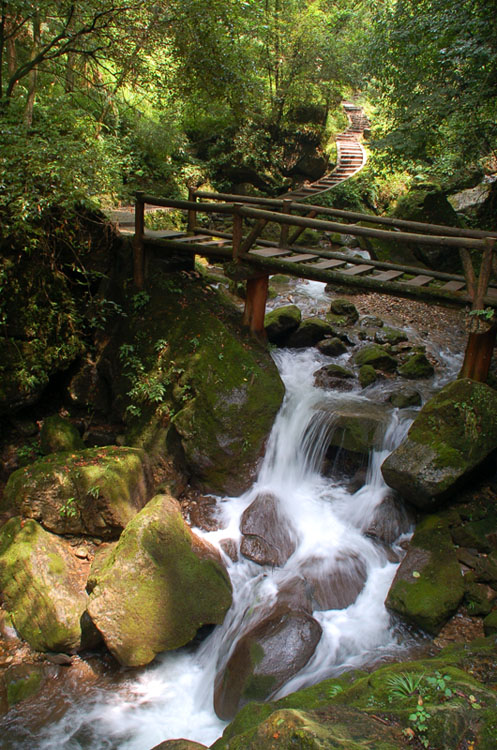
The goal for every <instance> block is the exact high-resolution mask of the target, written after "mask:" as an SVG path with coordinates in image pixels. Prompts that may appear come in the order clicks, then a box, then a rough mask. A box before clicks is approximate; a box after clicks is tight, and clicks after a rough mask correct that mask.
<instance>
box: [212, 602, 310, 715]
mask: <svg viewBox="0 0 497 750" xmlns="http://www.w3.org/2000/svg"><path fill="white" fill-rule="evenodd" d="M321 634H322V629H321V626H320V625H319V623H318V622H317V621H316V620H314V618H313V617H311V616H310V615H309V614H307V613H305V612H299V611H296V612H292V611H291V610H288V609H287V608H285V607H281V608H279V609H277V610H276V611H274V612H273V613H272V614H271V615H269V617H267V618H266V619H265V620H263V621H262V622H259V623H258V624H257V625H256V626H255V627H253V628H252V629H251V630H249V632H248V633H245V634H244V635H243V636H242V637H241V638H240V640H239V641H238V643H237V644H236V646H235V649H234V651H233V653H232V654H231V656H230V658H229V660H228V663H227V665H226V667H225V668H224V669H222V670H221V671H220V672H219V673H218V675H217V677H216V683H215V688H214V708H215V711H216V713H217V715H218V716H219V717H220V718H221V719H231V718H233V716H234V715H235V713H236V712H237V711H238V710H239V709H240V708H241V707H242V706H243V705H245V703H248V702H249V701H252V700H255V701H262V700H265V699H267V698H269V697H270V696H271V695H272V694H273V693H275V692H276V691H277V690H278V689H279V688H280V687H281V686H282V685H284V684H285V682H287V681H288V680H289V679H290V677H292V676H293V675H294V674H296V673H297V672H298V671H299V670H300V669H302V667H304V666H305V665H306V664H307V662H308V661H309V659H310V658H311V656H312V654H313V653H314V651H315V649H316V646H317V644H318V642H319V639H320V638H321Z"/></svg>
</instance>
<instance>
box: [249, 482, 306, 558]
mask: <svg viewBox="0 0 497 750" xmlns="http://www.w3.org/2000/svg"><path fill="white" fill-rule="evenodd" d="M240 530H241V532H242V534H243V537H242V543H241V546H240V551H241V553H242V554H243V555H244V556H245V557H248V558H249V559H250V560H253V561H254V562H256V563H258V564H259V565H284V564H285V563H286V561H287V560H288V558H289V557H290V555H292V554H293V553H294V551H295V548H296V540H297V533H296V531H295V529H294V528H293V527H292V526H291V524H290V521H289V520H288V519H287V518H286V517H285V515H284V514H283V513H282V512H281V509H280V507H279V501H278V498H277V497H275V496H274V495H272V494H270V493H263V494H261V495H258V496H257V497H256V499H255V500H254V501H253V502H252V503H251V504H250V505H249V507H248V508H247V509H246V510H245V511H244V513H243V515H242V518H241V522H240Z"/></svg>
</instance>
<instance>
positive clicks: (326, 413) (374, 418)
mask: <svg viewBox="0 0 497 750" xmlns="http://www.w3.org/2000/svg"><path fill="white" fill-rule="evenodd" d="M388 414H389V409H388V408H387V407H385V406H383V405H377V404H372V403H371V402H364V403H362V402H361V403H357V402H350V403H348V402H346V401H345V400H343V401H340V402H339V403H337V404H332V405H327V404H323V406H322V408H321V409H320V410H319V411H318V412H317V416H316V419H318V420H322V421H328V420H329V424H330V428H331V429H330V430H329V434H330V437H329V443H328V445H329V446H334V447H335V448H341V449H343V450H346V451H350V452H352V453H363V454H369V452H370V451H371V450H372V449H373V448H380V447H381V444H382V441H383V435H384V432H385V428H386V424H387V419H388Z"/></svg>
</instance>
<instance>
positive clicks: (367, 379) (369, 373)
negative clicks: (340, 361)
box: [359, 365, 378, 388]
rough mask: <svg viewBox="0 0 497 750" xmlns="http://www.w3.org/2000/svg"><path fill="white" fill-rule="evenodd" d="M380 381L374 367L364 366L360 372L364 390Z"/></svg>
mask: <svg viewBox="0 0 497 750" xmlns="http://www.w3.org/2000/svg"><path fill="white" fill-rule="evenodd" d="M377 380H378V373H377V372H376V370H375V369H374V367H373V365H362V366H361V368H360V370H359V383H360V384H361V386H362V387H363V388H367V387H368V385H371V384H372V383H375V382H376V381H377Z"/></svg>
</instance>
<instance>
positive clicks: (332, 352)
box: [317, 336, 347, 357]
mask: <svg viewBox="0 0 497 750" xmlns="http://www.w3.org/2000/svg"><path fill="white" fill-rule="evenodd" d="M317 346H318V349H319V351H320V352H321V353H322V354H326V356H327V357H339V356H340V355H341V354H345V352H346V351H347V347H346V345H345V344H344V342H343V341H342V340H341V339H339V338H338V336H332V337H331V338H326V339H323V341H319V342H318V345H317Z"/></svg>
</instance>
